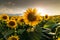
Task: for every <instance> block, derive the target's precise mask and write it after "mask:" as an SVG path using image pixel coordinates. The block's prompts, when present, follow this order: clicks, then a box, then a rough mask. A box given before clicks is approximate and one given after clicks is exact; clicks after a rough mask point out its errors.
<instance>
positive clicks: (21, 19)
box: [17, 16, 24, 25]
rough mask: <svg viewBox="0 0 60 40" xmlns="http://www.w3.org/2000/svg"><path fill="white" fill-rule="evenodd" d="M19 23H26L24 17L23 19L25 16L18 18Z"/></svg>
mask: <svg viewBox="0 0 60 40" xmlns="http://www.w3.org/2000/svg"><path fill="white" fill-rule="evenodd" d="M17 23H18V24H20V25H22V24H23V23H24V19H23V16H20V17H19V18H18V19H17Z"/></svg>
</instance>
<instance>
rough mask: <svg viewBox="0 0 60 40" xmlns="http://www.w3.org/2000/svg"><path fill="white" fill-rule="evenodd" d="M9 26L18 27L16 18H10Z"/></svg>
mask: <svg viewBox="0 0 60 40" xmlns="http://www.w3.org/2000/svg"><path fill="white" fill-rule="evenodd" d="M7 26H8V27H10V28H16V26H17V23H16V21H15V20H9V21H8V22H7Z"/></svg>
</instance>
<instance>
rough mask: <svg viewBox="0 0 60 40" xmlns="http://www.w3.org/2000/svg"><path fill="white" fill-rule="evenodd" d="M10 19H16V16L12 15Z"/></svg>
mask: <svg viewBox="0 0 60 40" xmlns="http://www.w3.org/2000/svg"><path fill="white" fill-rule="evenodd" d="M10 19H12V20H17V19H18V16H12V17H11V18H10Z"/></svg>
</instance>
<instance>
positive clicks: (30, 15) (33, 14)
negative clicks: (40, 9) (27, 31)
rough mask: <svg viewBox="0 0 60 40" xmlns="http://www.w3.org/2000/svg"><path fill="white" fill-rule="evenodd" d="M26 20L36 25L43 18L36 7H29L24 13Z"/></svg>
mask: <svg viewBox="0 0 60 40" xmlns="http://www.w3.org/2000/svg"><path fill="white" fill-rule="evenodd" d="M23 17H24V22H25V24H28V25H30V26H35V25H37V24H38V22H39V20H41V18H40V15H37V11H36V9H31V8H29V9H28V10H26V12H25V13H24V16H23Z"/></svg>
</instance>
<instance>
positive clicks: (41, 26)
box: [0, 8, 60, 40]
mask: <svg viewBox="0 0 60 40" xmlns="http://www.w3.org/2000/svg"><path fill="white" fill-rule="evenodd" d="M0 40H60V16H49V15H47V14H46V15H45V16H41V15H40V14H38V13H37V10H36V9H35V8H34V9H32V8H28V9H27V10H26V11H25V12H24V14H23V15H22V16H20V15H18V16H9V15H8V14H5V13H3V14H0Z"/></svg>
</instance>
